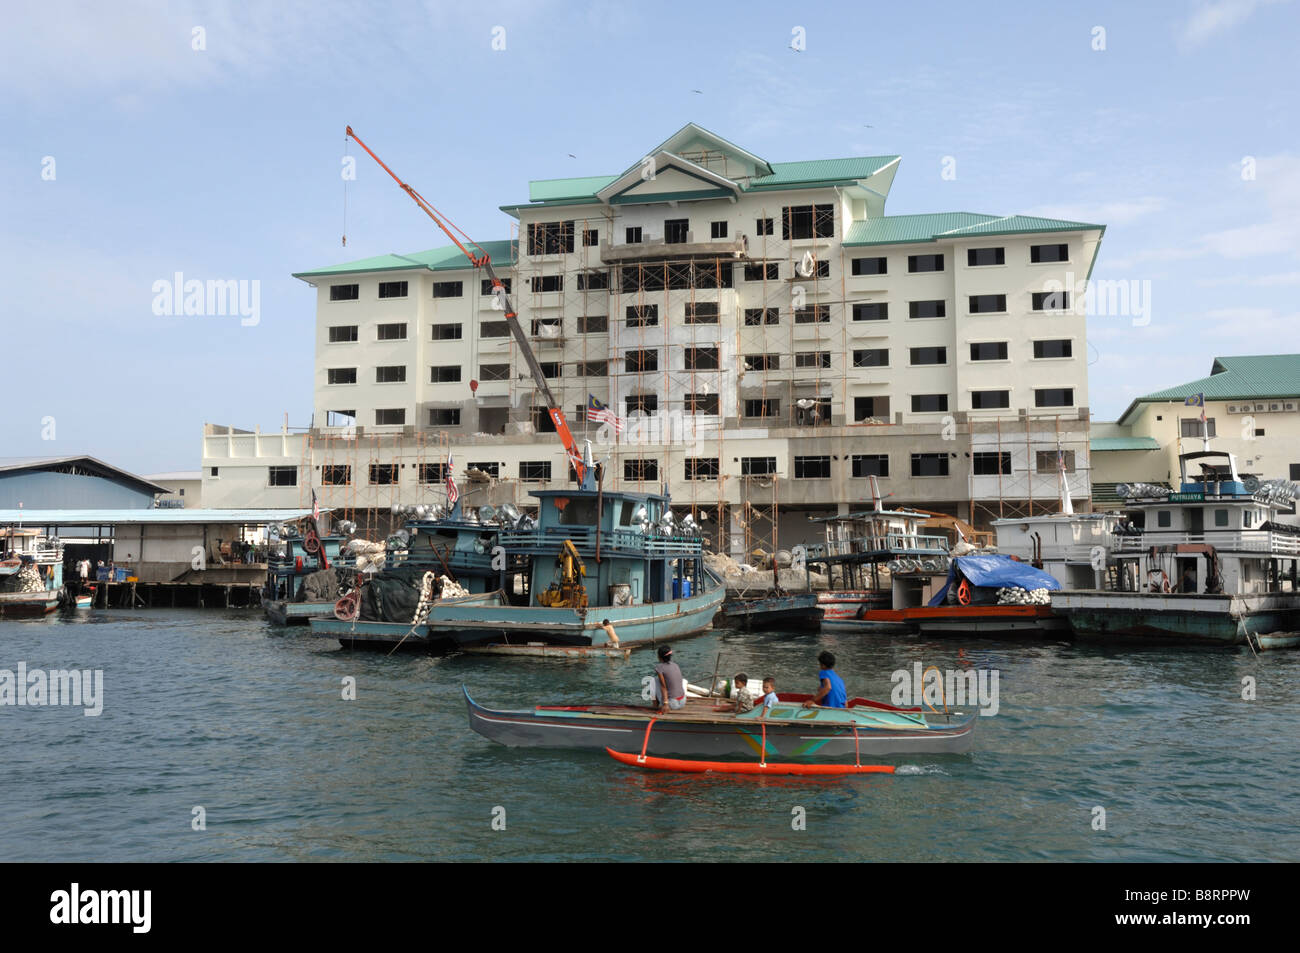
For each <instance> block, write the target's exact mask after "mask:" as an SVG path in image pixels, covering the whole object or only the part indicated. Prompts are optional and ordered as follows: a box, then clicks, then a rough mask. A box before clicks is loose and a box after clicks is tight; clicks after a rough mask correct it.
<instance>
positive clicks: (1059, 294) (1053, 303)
mask: <svg viewBox="0 0 1300 953" xmlns="http://www.w3.org/2000/svg"><path fill="white" fill-rule="evenodd" d="M1030 300H1031V302H1032V307H1033V309H1034V310H1035V311H1065V310H1066V309H1067V308H1069V307H1070V292H1068V291H1035V292H1034V293H1033V294H1032V295H1030Z"/></svg>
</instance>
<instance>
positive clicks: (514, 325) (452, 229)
mask: <svg viewBox="0 0 1300 953" xmlns="http://www.w3.org/2000/svg"><path fill="white" fill-rule="evenodd" d="M347 136H348V138H350V139H352V140H353V141H354V142H356V144H357V145H359V146H360V147H361V148H362V149H365V150H366V154H367V155H369V156H370V158H372V159H374V160H375V161H376V162H378V163H379V167H380V168H381V169H383V170H384V171H385V172H387V173H388V174H389V175H390V176H392V177H393V181H394V182H396V183H397V184H398V185H400V186H401V187H402V191H404V192H405V193H406V194H407V195H409V196H410V197H411V200H412V201H413V202H415V204H416V205H418V206H420V208H421V209H423V210H424V214H425V215H428V216H429V218H431V219H433V222H434V224H435V225H437V226H438V227H439V228H441V229H442V230H443V232H444V233H445V234H446V236H447V237H448V238H450V239H451V240H452V241H453V242H454V243H455V245H456V247H457V248H459V249H460V250H461V252H462V253H463V254H464V255H465V257H466V258H468V259H469V261H470V264H471V265H473V266H474V267H475V268H482V269H483V270H484V271H485V272H487V276H488V278H489V279H490V280H491V282H492V294H493V295H494V296H495V297H496V299H497V301H498V302H499V303H500V304H501V308H502V310H503V311H504V312H505V315H506V322H507V323H508V324H509V325H510V331H511V333H512V334H514V336H515V340H516V341H517V342H518V343H519V349H520V351H522V352H523V355H524V360H525V361H527V362H528V369H529V370H530V371H532V373H533V380H535V381H536V382H537V387H538V389H539V390H541V392H542V394H543V396H545V398H546V412H547V413H548V414H549V415H550V417H551V423H553V424H554V425H555V432H556V433H557V434H559V437H560V442H561V443H563V444H564V452H565V453H566V454H567V455H568V457H569V466H571V467H573V471H574V473H576V474H577V475H578V485H579V486H580V487H582V488H583V489H587V488H589V486H588V482H589V481H588V479H587V469H588V466H587V462H586V460H585V459H584V458H583V455H582V451H581V450H579V449H578V442H577V441H576V440H575V439H574V437H573V432H572V431H571V430H569V422H568V421H567V420H565V419H564V411H563V410H561V409H560V402H559V401H557V400H556V399H555V395H554V394H553V393H551V387H550V385H549V384H548V383H546V375H545V374H543V373H542V366H541V364H539V363H537V355H535V354H534V353H533V347H532V345H531V344H530V343H529V342H528V335H527V334H525V333H524V329H523V327H522V326H521V325H520V324H519V315H517V314H516V313H515V308H514V305H513V304H512V303H511V301H510V295H509V294H508V293H507V292H506V288H505V285H504V284H502V283H501V279H500V278H498V277H497V273H496V271H495V270H494V269H493V268H492V259H491V257H490V256H489V255H488V253H487V252H486V251H485V250H484V249H483V247H482V246H481V245H479V244H478V243H477V242H475V241H474V240H473V239H472V238H470V237H469V236H468V235H466V234H465V233H464V232H463V231H461V230H460V229H459V228H457V227H456V226H455V225H453V224H452V223H451V220H450V219H448V218H447V217H446V216H445V215H443V214H442V213H440V212H439V211H438V210H437V209H435V208H434V207H433V206H432V205H430V204H429V202H428V201H427V200H426V199H425V197H424V196H423V195H421V194H420V193H419V192H417V191H415V189H413V188H412V187H411V186H409V185H407V184H406V183H405V182H403V181H402V180H401V179H399V178H398V177H397V173H396V172H394V171H393V170H392V169H390V168H389V167H388V166H387V165H385V164H384V160H383V159H381V158H379V156H377V155H375V154H374V152H372V151H371V149H370V147H369V146H368V145H366V144H365V143H364V142H362V141H361V139H360V138H359V137H358V136H357V134H356V133H355V132H353V131H352V127H351V126H348V129H347ZM457 232H459V233H460V235H461V236H462V237H463V238H464V241H463V242H462V241H461V239H460V238H457V237H456V233H457ZM466 245H472V246H473V247H474V248H477V249H478V251H479V254H477V255H476V254H474V253H473V252H472V251H470V250H469V248H467V247H466Z"/></svg>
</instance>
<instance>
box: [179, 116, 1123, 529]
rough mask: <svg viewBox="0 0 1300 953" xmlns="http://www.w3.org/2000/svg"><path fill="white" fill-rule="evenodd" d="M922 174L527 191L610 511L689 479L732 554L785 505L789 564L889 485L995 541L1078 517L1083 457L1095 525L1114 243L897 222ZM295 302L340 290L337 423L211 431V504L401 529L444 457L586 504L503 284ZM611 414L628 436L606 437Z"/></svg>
mask: <svg viewBox="0 0 1300 953" xmlns="http://www.w3.org/2000/svg"><path fill="white" fill-rule="evenodd" d="M898 168H899V157H897V156H873V157H861V158H849V159H827V160H813V161H803V162H784V163H773V162H768V161H766V160H765V159H762V158H760V157H759V156H756V155H754V154H752V153H750V152H747V151H746V150H744V149H742V148H740V147H739V146H737V145H735V144H733V143H730V142H728V141H727V140H725V139H722V138H721V137H719V136H716V135H714V134H713V133H711V132H708V131H707V130H705V129H702V128H700V127H698V126H696V125H694V124H691V125H687V126H686V127H684V128H683V129H681V130H680V131H678V132H677V133H675V134H674V135H673V136H672V137H670V138H669V139H668V140H666V141H665V142H663V143H661V144H660V145H658V146H656V147H655V148H654V149H652V150H650V152H649V153H648V154H646V155H645V156H644V157H642V158H640V159H639V160H638V161H636V162H634V163H633V164H632V165H630V166H629V167H628V168H627V169H626V170H625V171H624V172H622V173H620V174H618V175H607V176H595V177H588V178H578V179H559V180H546V181H540V182H532V183H531V184H530V201H529V202H527V203H524V204H519V205H508V206H503V210H504V211H506V212H507V213H509V214H510V215H512V216H514V217H516V218H517V219H518V222H519V226H518V238H517V239H514V240H509V241H496V242H488V243H485V244H484V245H483V246H482V250H484V251H486V252H488V253H489V254H490V256H491V259H492V262H493V265H494V267H495V268H496V270H497V271H498V273H499V274H500V275H501V276H502V277H503V278H506V280H507V284H508V286H509V291H510V293H511V296H512V298H513V301H514V303H515V307H516V309H517V311H518V313H519V317H520V321H521V322H522V325H523V328H524V330H525V332H526V333H527V334H528V335H529V336H530V340H531V344H532V348H533V351H534V352H535V354H536V355H537V359H538V361H539V362H540V363H541V366H542V368H543V371H544V373H545V375H546V376H547V378H548V385H549V387H550V388H551V390H552V392H553V393H554V394H555V396H556V398H557V400H559V402H560V403H561V405H562V407H563V408H564V410H565V413H566V415H568V417H569V420H570V424H571V426H572V427H573V428H574V430H575V433H577V434H578V436H579V437H580V438H581V437H583V436H584V435H585V436H588V437H591V438H593V440H594V442H595V443H596V444H597V447H596V453H597V458H598V459H599V460H601V461H602V462H603V463H604V464H605V474H606V477H605V478H606V480H607V481H612V484H611V485H621V486H624V487H627V486H628V485H632V486H644V487H646V488H651V487H657V486H660V485H662V484H665V483H666V484H667V485H668V486H669V488H670V490H671V492H672V494H673V497H674V499H675V500H678V501H682V502H683V503H685V504H689V505H696V506H708V507H712V506H714V505H717V506H718V507H719V508H720V509H719V516H721V517H723V518H724V520H728V519H729V520H730V523H728V522H724V524H723V525H724V527H727V526H729V528H731V529H733V530H739V529H742V528H743V529H745V530H746V531H748V529H749V527H750V524H751V523H753V522H754V521H755V519H758V518H766V517H765V516H763V509H764V507H768V506H770V505H771V503H772V502H773V501H779V504H780V507H781V513H782V519H781V528H782V534H783V538H785V539H786V540H789V541H794V539H792V537H791V536H790V533H789V532H787V529H786V527H787V525H792V526H796V527H798V526H800V525H801V524H799V522H798V520H797V519H796V518H795V514H797V513H802V514H805V515H818V514H824V513H828V512H829V513H833V512H836V511H841V512H842V511H844V510H846V509H849V508H852V507H853V506H855V505H857V504H858V503H860V501H861V500H862V499H863V497H864V494H865V493H866V492H867V490H866V488H867V485H868V479H867V478H868V477H870V476H873V475H875V476H878V477H879V478H880V479H881V483H882V486H883V487H885V488H886V489H887V491H888V492H891V493H892V494H893V497H894V499H895V500H896V501H898V502H907V503H911V504H915V505H921V506H924V507H928V508H930V509H935V510H944V511H948V512H952V513H955V514H958V515H962V516H964V517H967V518H971V519H973V520H978V521H980V522H983V521H984V519H986V518H987V517H988V516H989V515H994V516H996V515H1006V513H1007V512H1008V508H1010V510H1011V512H1018V511H1020V509H1023V508H1024V507H1025V506H1026V504H1030V501H1037V502H1039V503H1042V504H1049V505H1054V501H1055V499H1056V496H1057V493H1058V481H1059V476H1058V471H1057V460H1058V457H1057V451H1058V449H1061V450H1062V451H1063V452H1064V453H1065V454H1066V460H1067V467H1068V469H1070V470H1071V471H1072V474H1071V476H1070V477H1069V480H1070V490H1071V493H1072V494H1073V495H1075V496H1076V497H1079V498H1081V501H1086V500H1087V498H1088V495H1089V484H1088V465H1087V458H1088V449H1087V448H1088V397H1087V387H1088V384H1087V363H1086V352H1087V348H1086V344H1085V313H1084V312H1085V308H1084V307H1083V305H1084V302H1082V301H1076V300H1074V299H1073V298H1072V295H1073V294H1074V290H1073V289H1074V285H1075V284H1076V281H1077V278H1078V277H1079V276H1086V275H1088V274H1090V272H1091V269H1092V263H1093V261H1094V260H1095V258H1096V254H1097V250H1098V246H1099V244H1100V241H1101V236H1102V233H1103V231H1104V226H1101V225H1091V224H1086V223H1081V222H1068V221H1059V220H1053V219H1043V218H1030V217H1025V216H1018V215H1011V216H995V215H980V214H974V213H969V212H951V213H939V214H924V215H898V216H891V215H885V214H884V206H885V200H886V197H887V196H888V194H889V189H890V186H891V184H892V182H893V179H894V175H895V174H896V173H897V171H898ZM394 201H395V202H396V201H399V197H398V196H396V195H395V196H394ZM413 213H414V211H413ZM297 277H299V278H301V279H302V280H304V281H306V282H308V283H309V284H311V285H312V286H313V287H314V288H315V289H316V293H317V328H316V372H315V384H314V394H313V407H314V418H313V422H312V427H311V429H310V431H309V432H308V433H305V434H287V433H286V434H274V435H258V434H241V433H235V432H232V431H226V430H225V429H224V428H209V430H210V433H209V434H208V435H207V436H206V437H205V446H204V473H205V484H204V499H205V501H213V505H220V504H219V503H216V502H215V501H218V500H221V499H226V500H227V501H228V502H229V503H230V504H231V505H234V504H236V503H237V504H239V505H250V504H253V503H262V504H264V505H268V506H271V505H275V506H283V505H290V504H293V505H296V504H298V503H299V502H301V501H302V499H303V498H304V497H305V495H306V494H307V489H306V487H308V486H310V487H314V488H316V489H317V491H318V493H319V494H320V495H321V497H322V502H323V503H324V504H325V505H334V506H339V507H343V508H348V509H358V510H364V509H374V510H379V509H383V508H385V507H387V506H388V505H389V504H390V503H391V502H408V501H412V502H413V501H415V500H416V499H417V498H419V497H420V496H421V495H422V494H423V493H425V492H426V491H427V492H428V493H429V494H430V495H435V496H436V492H435V490H436V488H437V487H438V486H439V485H440V483H441V474H442V465H441V464H442V461H443V459H444V458H445V455H446V454H447V453H448V452H449V451H451V452H453V453H454V454H455V455H456V459H457V461H458V463H457V467H458V469H459V468H460V467H461V464H465V465H468V466H471V467H474V468H476V469H478V470H480V471H482V473H483V474H485V475H486V476H487V477H488V478H489V479H490V480H491V481H493V482H492V483H490V484H481V485H482V486H485V487H487V489H484V490H483V491H482V492H483V493H484V494H487V496H490V497H492V498H496V499H500V498H502V497H503V496H511V497H512V498H515V499H517V500H518V501H519V502H527V498H526V494H523V493H521V492H520V485H521V484H522V485H523V486H524V488H526V487H527V486H530V485H533V484H536V483H545V482H548V481H563V480H564V479H565V478H566V470H567V466H566V463H565V458H564V455H563V451H562V449H561V447H560V445H559V442H558V441H557V440H556V439H555V438H554V436H552V435H546V434H543V433H539V432H538V431H541V430H542V429H544V428H545V427H546V426H547V425H548V423H549V421H548V418H547V416H546V414H545V411H544V402H543V400H542V398H541V395H540V391H539V389H538V388H537V386H536V385H535V383H534V381H533V380H532V377H531V375H530V373H529V371H528V368H527V365H526V363H525V361H524V360H523V358H522V356H521V354H520V353H519V349H518V346H517V344H516V342H515V341H514V339H513V338H512V337H511V335H510V331H509V328H508V326H507V323H506V321H505V320H504V316H503V314H502V312H501V311H500V310H499V304H498V302H497V301H496V299H495V298H494V297H493V295H492V294H491V293H490V288H489V287H488V282H487V278H486V275H485V274H484V273H483V272H482V271H481V270H476V269H474V268H472V267H471V266H470V263H469V262H468V260H467V259H466V258H465V257H464V256H463V255H462V254H461V253H460V252H459V250H457V249H455V248H439V249H435V250H432V251H428V252H422V253H418V254H412V255H400V256H399V255H383V256H380V257H377V258H370V259H365V260H362V261H356V262H350V263H348V264H344V265H337V266H333V267H328V268H320V269H314V270H311V271H306V272H301V273H299V274H298V275H297ZM592 401H596V402H599V404H600V405H608V406H610V407H612V408H613V409H614V410H616V411H617V412H618V413H619V414H621V415H624V416H630V418H631V419H630V421H629V431H628V432H626V433H624V434H622V435H621V436H619V437H618V438H617V439H614V437H613V434H612V433H611V432H610V428H605V429H604V430H597V428H596V426H595V424H593V423H590V422H588V421H587V420H586V412H587V409H588V407H589V406H592ZM1045 455H1046V456H1045ZM773 478H775V479H773ZM422 488H423V489H422ZM747 504H748V505H747ZM994 504H995V505H994ZM1030 506H1031V507H1032V504H1030ZM981 507H984V509H983V510H982V509H981ZM724 509H725V510H726V513H725V514H724V513H723V510H724ZM747 514H748V516H749V517H752V518H751V519H747V518H746V516H747ZM799 535H802V533H801V532H800V531H799V530H796V531H795V533H794V536H795V537H798V536H799Z"/></svg>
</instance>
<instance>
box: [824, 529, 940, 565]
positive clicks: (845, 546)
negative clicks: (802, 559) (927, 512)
mask: <svg viewBox="0 0 1300 953" xmlns="http://www.w3.org/2000/svg"><path fill="white" fill-rule="evenodd" d="M807 552H808V557H809V558H810V559H811V558H821V559H824V558H826V557H839V556H858V555H865V554H878V553H898V554H899V555H912V554H915V553H933V554H935V555H946V554H947V552H948V537H946V536H938V535H928V534H922V533H882V534H880V535H878V536H875V535H873V536H855V537H853V538H851V539H833V540H829V541H827V542H826V543H814V544H813V545H811V546H809V547H808V550H807Z"/></svg>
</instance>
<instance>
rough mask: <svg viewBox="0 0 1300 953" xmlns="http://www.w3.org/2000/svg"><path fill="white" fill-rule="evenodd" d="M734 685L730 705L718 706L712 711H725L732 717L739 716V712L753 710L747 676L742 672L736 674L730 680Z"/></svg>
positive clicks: (752, 700)
mask: <svg viewBox="0 0 1300 953" xmlns="http://www.w3.org/2000/svg"><path fill="white" fill-rule="evenodd" d="M732 681H733V682H734V683H735V686H736V690H735V691H734V692H733V693H732V695H731V704H730V705H718V706H717V707H716V708H714V709H713V710H714V711H726V712H730V713H731V714H733V715H739V714H740V713H741V712H746V711H753V710H754V696H753V695H751V694H750V693H749V688H748V686H749V676H748V675H746V674H745V673H744V672H739V673H737V675H736V677H735V678H734V679H733V680H732Z"/></svg>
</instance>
